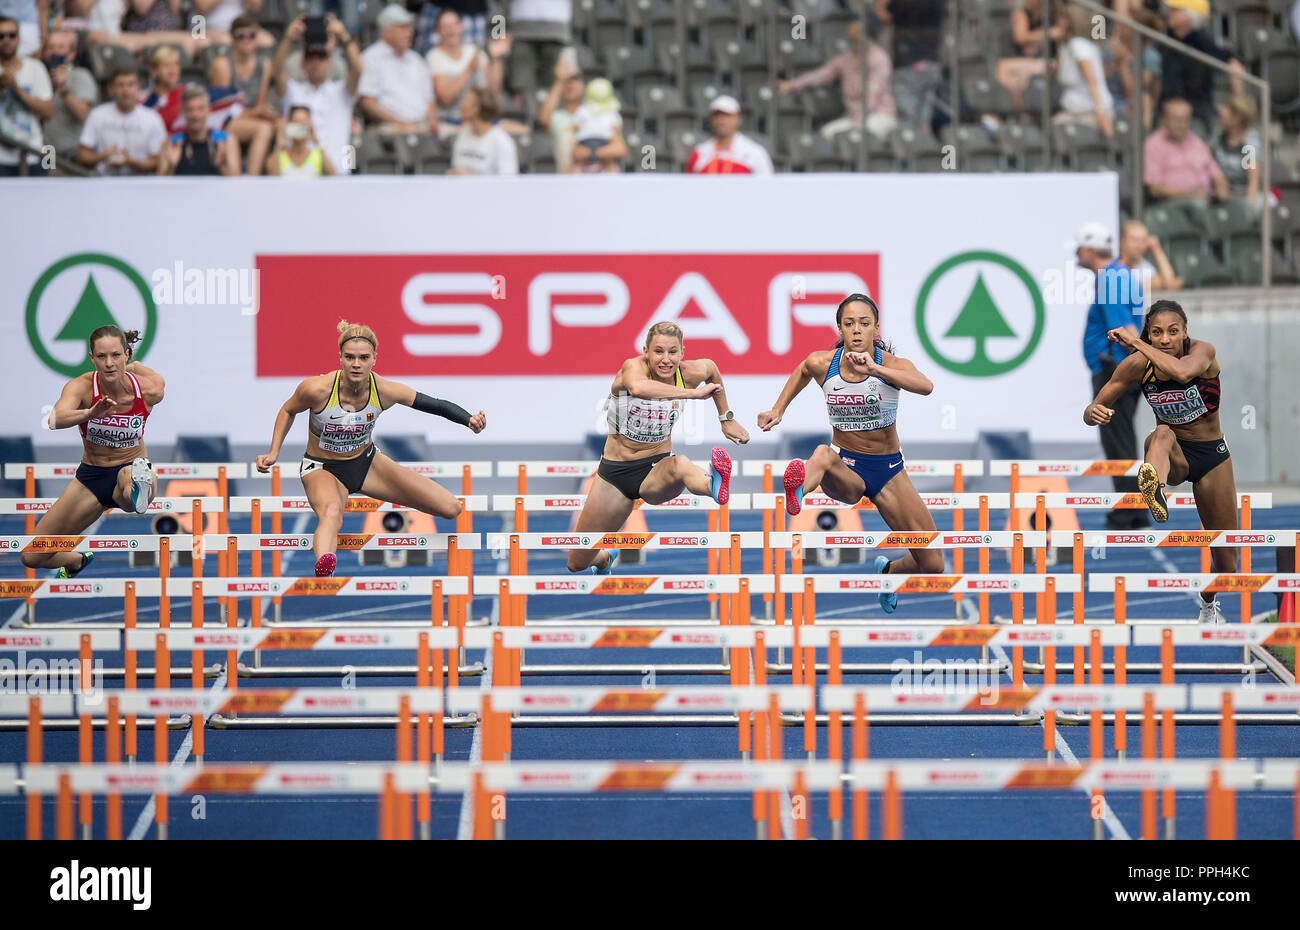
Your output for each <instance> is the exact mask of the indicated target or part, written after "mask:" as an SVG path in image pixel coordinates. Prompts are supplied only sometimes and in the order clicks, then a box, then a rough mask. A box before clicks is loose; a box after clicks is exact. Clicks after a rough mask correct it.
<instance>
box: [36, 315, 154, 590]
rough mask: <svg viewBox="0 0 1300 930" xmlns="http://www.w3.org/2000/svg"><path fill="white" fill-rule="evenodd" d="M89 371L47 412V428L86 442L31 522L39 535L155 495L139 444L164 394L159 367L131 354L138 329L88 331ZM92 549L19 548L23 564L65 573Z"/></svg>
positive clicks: (61, 532)
mask: <svg viewBox="0 0 1300 930" xmlns="http://www.w3.org/2000/svg"><path fill="white" fill-rule="evenodd" d="M88 341H89V354H90V360H91V362H92V363H93V364H94V366H95V369H94V371H88V372H86V373H85V374H83V375H78V376H77V377H75V378H73V379H72V380H71V381H69V382H68V383H67V384H65V385H64V386H63V393H62V394H60V395H59V400H58V402H57V403H56V404H55V405H54V409H53V410H52V411H51V412H50V418H49V421H48V425H49V427H50V429H65V428H66V427H69V426H76V427H79V428H80V429H81V441H82V443H83V444H84V446H85V452H84V453H83V454H82V458H81V465H80V466H79V467H78V468H77V476H76V478H75V480H73V481H71V482H69V484H68V486H67V487H66V488H64V489H63V493H62V494H60V495H59V499H58V500H56V501H55V502H54V503H53V504H51V505H50V509H49V510H47V511H46V512H45V515H44V516H43V517H41V519H40V522H38V523H37V524H36V535H38V536H75V535H77V534H79V533H80V532H81V531H82V530H84V529H85V528H86V527H88V526H90V525H91V524H92V523H94V522H95V521H96V520H98V519H99V518H100V517H102V516H103V515H104V511H105V510H110V509H112V508H114V507H118V508H120V509H122V510H131V511H134V512H136V513H144V512H145V511H146V510H147V509H148V508H149V502H150V501H151V500H153V496H154V491H155V490H156V482H155V479H154V471H153V464H152V463H151V462H150V461H149V459H148V457H147V453H146V452H145V447H144V425H145V421H147V420H148V419H149V413H150V412H151V411H152V410H153V408H154V407H155V406H157V405H158V404H160V403H161V402H162V399H163V378H162V375H160V374H158V372H156V371H154V370H152V369H150V368H146V367H145V366H143V365H141V364H140V363H139V362H133V361H131V346H132V345H134V344H135V343H136V342H139V341H140V334H139V333H137V332H134V331H132V332H129V333H124V332H122V330H120V329H119V328H118V327H116V326H101V327H99V328H98V329H96V330H95V331H94V332H92V333H91V334H90V339H89V340H88ZM92 558H94V554H93V553H90V552H24V553H23V555H22V560H23V564H24V565H27V566H30V567H32V568H57V569H58V570H59V571H58V577H60V578H71V577H73V576H74V575H76V574H77V573H78V572H80V571H81V570H82V569H84V568H85V567H86V566H87V565H89V564H90V560H91V559H92Z"/></svg>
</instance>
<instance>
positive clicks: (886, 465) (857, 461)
mask: <svg viewBox="0 0 1300 930" xmlns="http://www.w3.org/2000/svg"><path fill="white" fill-rule="evenodd" d="M840 459H841V460H842V461H843V462H844V464H845V465H847V466H849V468H850V470H852V472H853V473H854V474H855V475H857V476H858V477H859V478H861V479H862V482H863V484H865V485H866V486H867V491H866V493H865V494H864V495H863V496H864V497H865V498H866V499H867V500H869V501H870V500H875V499H876V495H877V494H879V493H880V492H881V491H883V490H884V489H885V485H887V484H888V483H889V479H890V478H892V477H894V475H897V474H898V473H899V472H901V471H902V470H903V453H901V452H894V453H891V454H889V455H861V454H859V453H857V452H846V451H844V450H843V449H841V450H840Z"/></svg>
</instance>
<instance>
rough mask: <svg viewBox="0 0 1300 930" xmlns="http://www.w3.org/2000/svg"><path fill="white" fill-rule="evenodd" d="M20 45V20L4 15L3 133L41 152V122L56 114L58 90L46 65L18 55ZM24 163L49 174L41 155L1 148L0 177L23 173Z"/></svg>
mask: <svg viewBox="0 0 1300 930" xmlns="http://www.w3.org/2000/svg"><path fill="white" fill-rule="evenodd" d="M18 45H19V35H18V20H16V19H14V18H13V17H12V16H0V133H4V134H5V135H6V136H8V137H9V138H11V139H13V140H15V141H16V142H21V143H23V144H24V145H27V146H29V147H31V148H33V149H39V148H41V146H42V145H43V144H44V139H43V137H42V135H41V120H47V119H49V118H50V117H51V116H53V115H54V90H53V88H52V87H51V86H50V73H49V72H48V71H46V70H45V65H43V64H41V63H40V61H39V60H37V59H35V58H29V57H27V56H26V55H20V54H18ZM23 162H25V163H26V165H27V172H28V173H29V174H46V173H47V172H46V169H45V167H44V166H43V165H42V164H41V162H42V158H41V156H40V155H35V154H31V153H28V154H27V155H26V156H23V154H22V152H21V151H19V150H18V149H17V148H7V147H5V146H0V177H13V176H14V175H16V174H19V173H20V166H21V164H22V163H23Z"/></svg>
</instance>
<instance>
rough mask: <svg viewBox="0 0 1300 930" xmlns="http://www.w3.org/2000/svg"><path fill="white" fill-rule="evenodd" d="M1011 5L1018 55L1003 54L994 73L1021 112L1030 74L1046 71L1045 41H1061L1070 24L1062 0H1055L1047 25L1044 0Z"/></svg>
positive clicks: (1022, 0) (1016, 1)
mask: <svg viewBox="0 0 1300 930" xmlns="http://www.w3.org/2000/svg"><path fill="white" fill-rule="evenodd" d="M1007 2H1008V3H1009V4H1010V5H1011V41H1012V43H1013V44H1014V45H1015V47H1016V51H1017V52H1019V54H1018V55H1016V56H1014V57H1011V58H1002V59H1000V60H999V61H998V63H997V68H996V70H995V72H994V75H995V76H996V77H997V79H998V83H1000V84H1001V85H1002V86H1003V87H1005V88H1006V89H1007V93H1008V94H1009V95H1010V96H1011V104H1012V106H1013V107H1014V108H1015V110H1016V112H1017V113H1019V112H1020V111H1021V110H1022V109H1023V108H1024V103H1023V101H1022V95H1023V94H1024V92H1025V88H1027V87H1028V86H1029V80H1030V78H1033V77H1037V76H1039V75H1042V74H1043V73H1044V58H1043V43H1044V41H1050V42H1060V41H1061V40H1062V39H1063V38H1064V37H1065V33H1066V29H1067V28H1068V27H1067V24H1066V22H1065V20H1064V18H1063V17H1062V16H1061V14H1062V12H1063V10H1062V8H1061V5H1060V3H1059V2H1057V3H1054V4H1053V12H1054V14H1055V15H1054V17H1053V22H1052V25H1051V26H1049V27H1048V28H1047V29H1046V30H1044V29H1043V4H1042V3H1041V2H1040V0H1007Z"/></svg>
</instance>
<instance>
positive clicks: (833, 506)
mask: <svg viewBox="0 0 1300 930" xmlns="http://www.w3.org/2000/svg"><path fill="white" fill-rule="evenodd" d="M920 497H921V502H922V503H923V504H925V506H926V508H927V509H928V510H978V509H979V508H980V503H981V498H983V499H985V501H986V507H987V509H989V510H1006V509H1007V508H1008V507H1010V506H1011V495H1010V494H1009V493H1007V492H1006V491H990V492H984V491H979V492H976V491H962V492H954V491H941V492H938V493H928V492H927V493H923V494H921V495H920ZM778 498H780V499H782V500H784V499H785V495H784V494H754V495H752V503H753V507H754V509H755V510H772V509H773V508H775V507H776V503H777V499H778ZM803 509H804V510H808V509H815V510H875V509H876V508H875V507H874V506H873V505H872V504H871V502H870V501H867V500H866V499H865V498H864V499H863V500H860V501H858V503H856V504H846V503H844V502H843V501H838V500H836V499H835V498H833V497H829V496H827V495H825V494H805V495H804V499H803Z"/></svg>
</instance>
